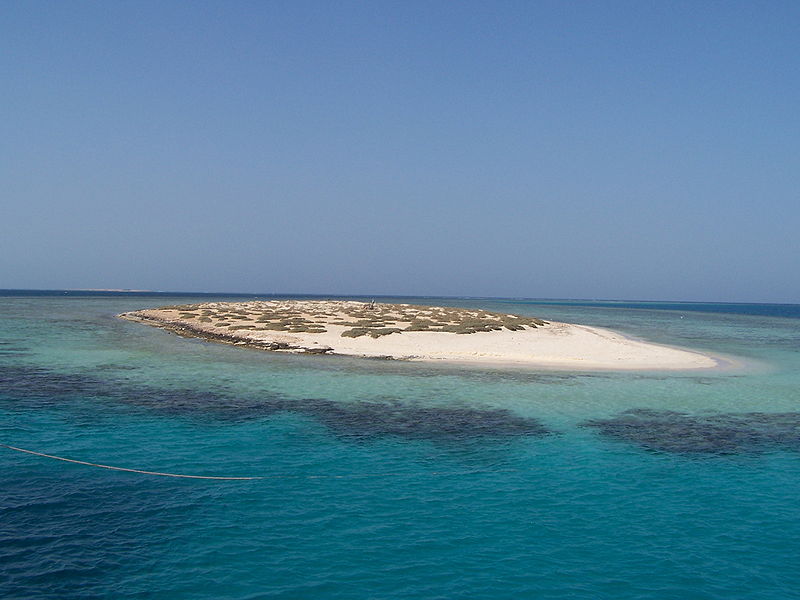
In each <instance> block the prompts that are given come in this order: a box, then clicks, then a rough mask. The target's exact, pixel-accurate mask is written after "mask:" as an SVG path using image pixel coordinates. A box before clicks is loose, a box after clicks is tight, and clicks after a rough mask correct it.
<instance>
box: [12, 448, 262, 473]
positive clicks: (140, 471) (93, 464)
mask: <svg viewBox="0 0 800 600" xmlns="http://www.w3.org/2000/svg"><path fill="white" fill-rule="evenodd" d="M0 446H2V447H3V448H8V449H9V450H15V451H16V452H24V453H26V454H33V455H35V456H43V457H45V458H52V459H54V460H63V461H64V462H68V463H75V464H76V465H86V466H87V467H98V468H100V469H110V470H112V471H126V472H128V473H139V474H141V475H158V476H160V477H181V478H184V479H221V480H227V481H237V480H238V481H245V480H249V479H264V477H217V476H214V475H181V474H179V473H161V472H159V471H143V470H142V469H126V468H125V467H113V466H111V465H101V464H98V463H93V462H86V461H85V460H75V459H73V458H64V457H63V456H55V455H53V454H45V453H44V452H34V451H33V450H26V449H25V448H17V447H15V446H9V445H8V444H0Z"/></svg>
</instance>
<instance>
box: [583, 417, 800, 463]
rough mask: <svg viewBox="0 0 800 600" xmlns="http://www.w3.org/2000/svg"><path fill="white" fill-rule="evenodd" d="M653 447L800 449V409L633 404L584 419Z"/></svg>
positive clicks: (730, 451)
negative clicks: (691, 410)
mask: <svg viewBox="0 0 800 600" xmlns="http://www.w3.org/2000/svg"><path fill="white" fill-rule="evenodd" d="M583 426H584V427H592V428H595V429H597V430H599V431H600V433H601V434H603V435H605V436H607V437H611V438H615V439H618V440H623V441H626V442H629V443H632V444H636V445H638V446H641V447H643V448H646V449H648V450H654V451H658V452H670V453H677V454H705V455H708V454H736V453H743V452H751V453H752V452H765V451H769V450H794V451H798V450H800V413H797V412H790V413H761V412H750V413H723V414H712V415H690V414H687V413H681V412H675V411H669V410H652V409H644V408H638V409H632V410H627V411H624V412H622V413H620V414H619V415H617V416H616V417H613V418H610V419H594V420H591V421H587V422H586V423H583Z"/></svg>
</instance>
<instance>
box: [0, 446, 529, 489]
mask: <svg viewBox="0 0 800 600" xmlns="http://www.w3.org/2000/svg"><path fill="white" fill-rule="evenodd" d="M0 447H2V448H8V449H9V450H14V451H15V452H24V453H25V454H33V455H34V456H42V457H44V458H52V459H53V460H61V461H64V462H68V463H74V464H76V465H85V466H87V467H97V468H99V469H109V470H111V471H125V472H126V473H139V474H140V475H157V476H159V477H179V478H182V479H213V480H217V481H252V480H255V479H363V478H367V477H401V476H404V475H406V476H408V475H414V473H361V474H345V475H330V474H328V475H256V476H252V477H221V476H215V475H183V474H180V473H162V472H160V471H145V470H143V469H126V468H125V467H114V466H112V465H102V464H99V463H93V462H87V461H85V460H75V459H74V458H64V457H63V456H56V455H54V454H45V453H44V452H35V451H34V450H26V449H25V448H17V447H16V446H9V445H8V444H2V443H0ZM516 471H517V469H475V470H466V471H453V472H444V471H432V472H430V473H423V474H425V475H431V476H433V475H474V474H476V473H507V472H516ZM416 475H419V473H416Z"/></svg>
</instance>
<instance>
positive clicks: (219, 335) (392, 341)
mask: <svg viewBox="0 0 800 600" xmlns="http://www.w3.org/2000/svg"><path fill="white" fill-rule="evenodd" d="M120 317H122V318H125V319H128V320H133V321H141V322H143V323H147V324H150V325H154V326H157V327H162V328H164V329H167V330H170V331H173V332H175V333H178V334H180V335H185V336H191V337H201V338H204V339H208V340H212V341H219V342H224V343H229V344H236V345H242V346H248V347H253V348H260V349H265V350H273V351H278V352H291V353H311V354H337V355H347V356H358V357H373V358H375V357H381V358H391V359H398V360H411V361H437V362H454V363H460V364H486V365H509V366H511V365H515V366H530V367H540V368H553V369H574V370H584V369H585V370H603V369H611V370H690V369H711V368H715V367H718V366H719V365H720V364H721V359H719V358H715V357H712V356H711V355H708V354H705V353H701V352H696V351H692V350H688V349H682V348H675V347H669V346H663V345H660V344H654V343H649V342H645V341H640V340H634V339H630V338H628V337H626V336H624V335H622V334H620V333H617V332H614V331H611V330H608V329H603V328H599V327H589V326H585V325H575V324H570V323H559V322H545V321H542V320H539V319H534V318H532V317H520V316H515V315H504V314H501V313H490V312H488V311H482V310H478V309H462V308H450V307H425V306H413V305H406V304H374V305H371V304H367V303H362V302H349V301H321V300H320V301H317V300H297V301H290V300H277V301H267V302H255V301H254V302H235V303H232V302H209V303H204V304H195V305H182V306H176V307H163V308H157V309H152V310H140V311H134V312H130V313H123V314H122V315H120ZM343 334H344V335H343Z"/></svg>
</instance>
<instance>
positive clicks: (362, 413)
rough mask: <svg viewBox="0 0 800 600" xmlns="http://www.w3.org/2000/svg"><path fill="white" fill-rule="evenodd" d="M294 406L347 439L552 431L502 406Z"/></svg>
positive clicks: (307, 403)
mask: <svg viewBox="0 0 800 600" xmlns="http://www.w3.org/2000/svg"><path fill="white" fill-rule="evenodd" d="M293 409H294V410H295V411H297V412H300V413H303V414H306V415H308V416H311V417H313V418H315V419H317V420H318V421H320V422H321V423H323V424H324V425H325V426H326V427H328V428H329V429H330V430H331V431H332V432H333V433H334V434H336V435H337V436H341V437H347V438H362V439H369V438H373V437H380V436H385V435H395V436H400V437H405V438H413V439H428V440H451V441H457V440H460V439H469V438H474V437H510V436H520V435H545V434H547V433H549V432H548V430H547V429H545V427H544V426H543V425H542V424H541V423H540V422H539V421H537V420H536V419H530V418H524V417H520V416H518V415H515V414H514V413H512V412H511V411H508V410H502V409H476V408H468V407H452V406H451V407H430V406H419V405H408V404H403V403H400V402H354V403H352V404H344V403H341V402H333V401H330V400H301V401H299V403H298V405H297V406H295V407H294V408H293Z"/></svg>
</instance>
